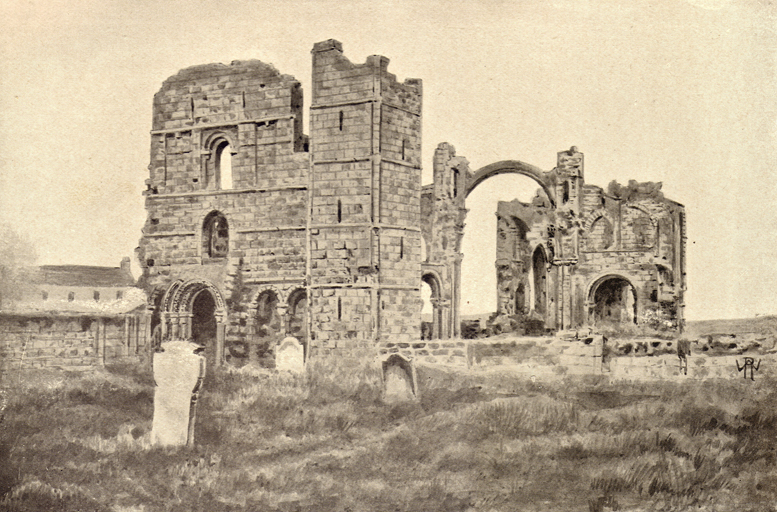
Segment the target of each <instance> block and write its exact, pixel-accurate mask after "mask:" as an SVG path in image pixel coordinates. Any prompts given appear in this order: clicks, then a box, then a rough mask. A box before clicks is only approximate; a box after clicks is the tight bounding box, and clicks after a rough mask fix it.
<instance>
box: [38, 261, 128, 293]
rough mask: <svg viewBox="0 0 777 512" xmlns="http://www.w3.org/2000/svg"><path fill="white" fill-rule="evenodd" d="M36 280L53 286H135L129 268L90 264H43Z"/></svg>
mask: <svg viewBox="0 0 777 512" xmlns="http://www.w3.org/2000/svg"><path fill="white" fill-rule="evenodd" d="M36 274H37V275H36V279H35V281H36V282H38V283H39V284H48V285H53V286H80V287H89V288H97V287H125V286H135V278H134V277H132V273H131V272H130V271H129V269H128V268H121V267H93V266H88V265H43V266H41V267H38V270H37V272H36Z"/></svg>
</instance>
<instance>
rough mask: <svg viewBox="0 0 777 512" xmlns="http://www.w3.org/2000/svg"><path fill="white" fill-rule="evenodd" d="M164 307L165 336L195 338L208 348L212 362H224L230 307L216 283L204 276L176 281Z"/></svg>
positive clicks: (164, 302) (212, 364)
mask: <svg viewBox="0 0 777 512" xmlns="http://www.w3.org/2000/svg"><path fill="white" fill-rule="evenodd" d="M160 307H161V309H162V312H161V324H160V325H161V328H162V333H161V338H162V339H163V340H175V339H183V340H191V341H192V342H194V343H197V344H199V345H201V346H202V347H203V348H204V349H205V356H206V359H207V361H208V365H211V366H214V365H215V366H218V365H220V364H221V363H222V361H223V360H224V338H225V335H226V325H227V308H226V305H225V304H224V300H223V298H222V296H221V293H219V291H218V289H217V288H216V287H215V286H213V285H212V284H211V283H209V282H207V281H203V280H191V281H185V282H184V281H175V282H174V283H172V284H171V285H170V287H169V288H168V289H167V292H166V293H165V296H164V298H163V299H162V301H161V304H160Z"/></svg>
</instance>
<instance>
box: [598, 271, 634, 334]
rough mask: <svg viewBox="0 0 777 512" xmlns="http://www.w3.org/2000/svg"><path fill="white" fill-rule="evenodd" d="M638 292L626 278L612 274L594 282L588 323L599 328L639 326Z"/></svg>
mask: <svg viewBox="0 0 777 512" xmlns="http://www.w3.org/2000/svg"><path fill="white" fill-rule="evenodd" d="M637 307H638V304H637V290H636V288H635V287H634V285H633V284H632V282H631V281H630V280H629V279H627V278H626V277H624V276H621V275H618V274H610V275H606V276H603V277H600V278H599V279H597V280H596V281H594V282H593V283H592V284H591V286H590V288H589V291H588V322H589V324H590V325H592V326H596V327H599V328H607V327H610V328H614V329H617V328H622V327H626V326H631V325H636V324H637V311H638V308H637Z"/></svg>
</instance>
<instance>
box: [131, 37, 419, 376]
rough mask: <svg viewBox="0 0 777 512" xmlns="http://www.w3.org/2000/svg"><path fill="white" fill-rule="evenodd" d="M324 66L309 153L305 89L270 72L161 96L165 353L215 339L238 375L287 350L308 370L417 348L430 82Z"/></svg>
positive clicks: (148, 280) (322, 62)
mask: <svg viewBox="0 0 777 512" xmlns="http://www.w3.org/2000/svg"><path fill="white" fill-rule="evenodd" d="M312 54H313V94H312V104H311V108H310V116H311V117H310V130H311V136H310V138H308V137H307V136H306V135H304V134H303V133H302V125H303V115H302V108H303V98H302V90H301V88H300V84H299V82H298V81H296V80H295V79H294V78H293V77H290V76H288V75H282V74H280V73H279V72H278V71H277V70H275V69H274V68H273V67H272V66H270V65H267V64H263V63H261V62H258V61H236V62H233V63H231V64H229V65H222V64H209V65H203V66H195V67H192V68H187V69H185V70H182V71H180V72H179V73H178V74H176V75H175V76H173V77H171V78H169V79H168V80H166V81H165V82H164V84H163V85H162V88H161V89H160V91H159V92H158V93H157V94H156V96H155V98H154V117H153V127H152V132H151V164H150V166H149V171H150V178H149V179H148V180H147V190H146V192H145V196H146V209H147V212H148V219H147V222H146V225H145V226H144V230H143V238H142V240H141V243H140V248H139V259H140V260H141V263H142V265H143V268H144V276H143V285H144V287H145V288H146V290H147V292H148V294H149V296H150V304H149V306H150V308H152V309H153V311H154V317H153V318H154V320H153V324H154V326H153V327H152V329H156V331H158V332H157V334H156V335H157V338H159V339H170V338H180V337H183V338H192V339H195V340H197V338H198V336H199V337H201V338H209V339H210V338H213V337H215V338H216V339H217V341H216V348H215V351H216V352H217V353H221V354H223V356H224V357H225V358H226V359H227V360H230V359H233V360H235V361H234V362H237V363H238V364H240V363H242V362H246V361H252V360H262V359H263V358H265V357H266V356H267V355H268V351H269V352H271V351H272V350H273V347H274V346H275V345H276V344H277V343H278V342H279V341H280V340H281V339H282V338H283V337H284V336H286V335H293V336H297V337H299V338H301V339H303V341H304V344H305V350H306V351H308V352H309V354H310V355H312V354H313V353H316V354H322V355H326V354H329V353H337V354H344V353H348V352H358V351H365V350H369V351H371V352H373V353H374V352H375V344H376V343H381V342H384V341H385V340H387V339H391V340H397V339H400V340H406V341H410V340H412V339H416V338H417V337H418V331H419V325H418V323H419V322H418V320H417V318H418V317H419V316H420V308H421V304H420V292H419V286H420V282H419V279H418V276H419V272H420V254H421V236H420V228H419V223H420V204H419V196H420V186H421V183H420V176H421V172H420V169H421V138H420V137H421V103H422V101H421V97H422V87H421V82H420V81H419V80H413V79H409V80H406V81H404V82H399V81H397V80H396V77H395V76H394V75H392V74H391V73H389V72H388V71H387V67H388V59H386V58H385V57H381V56H371V57H368V59H367V61H366V63H364V64H353V63H351V62H350V61H349V60H348V59H347V58H346V57H345V56H344V55H343V51H342V45H341V44H340V43H339V42H338V41H334V40H328V41H323V42H321V43H318V44H316V45H315V46H314V48H313V52H312ZM203 297H205V298H207V297H212V299H208V300H205V299H203ZM202 318H204V320H203V319H202ZM217 359H218V358H217Z"/></svg>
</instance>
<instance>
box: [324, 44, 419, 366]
mask: <svg viewBox="0 0 777 512" xmlns="http://www.w3.org/2000/svg"><path fill="white" fill-rule="evenodd" d="M387 66H388V59H386V58H385V57H379V56H371V57H369V58H368V59H367V62H366V63H365V64H352V63H351V62H350V61H348V59H347V58H346V57H344V56H343V53H342V45H340V43H339V42H337V41H333V40H329V41H324V42H322V43H318V44H316V45H315V47H314V49H313V99H312V106H311V133H310V140H311V161H312V170H311V173H312V174H311V201H312V203H311V209H312V221H311V236H310V243H311V265H310V266H311V275H310V277H311V286H310V290H311V291H310V299H311V300H310V314H311V325H312V330H313V335H314V336H315V339H311V343H312V350H311V354H313V353H315V352H316V351H319V352H321V351H330V350H332V349H333V348H337V349H339V350H343V349H345V351H348V350H351V349H359V348H363V347H367V346H374V343H375V341H376V340H378V339H382V338H384V337H389V338H399V339H403V340H404V339H410V338H413V337H417V336H418V329H419V326H418V324H419V321H418V317H420V309H421V304H420V291H419V284H420V283H419V282H418V277H419V273H420V252H421V237H420V203H419V197H420V176H421V172H420V145H421V143H420V104H421V99H420V98H421V96H420V94H421V88H420V82H418V81H412V80H408V81H406V82H405V83H398V82H397V81H396V78H395V77H394V76H393V75H391V74H389V73H388V72H387V70H386V68H387Z"/></svg>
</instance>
